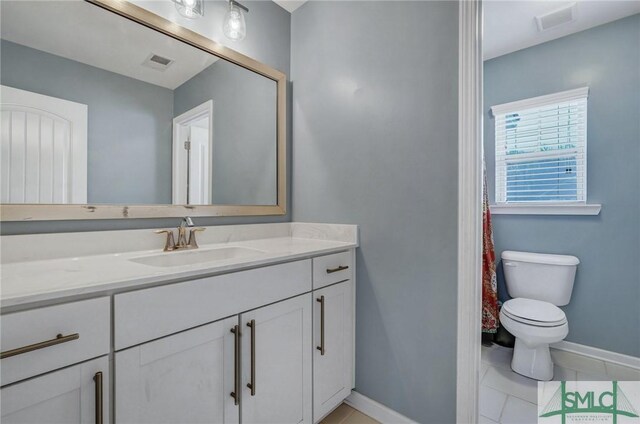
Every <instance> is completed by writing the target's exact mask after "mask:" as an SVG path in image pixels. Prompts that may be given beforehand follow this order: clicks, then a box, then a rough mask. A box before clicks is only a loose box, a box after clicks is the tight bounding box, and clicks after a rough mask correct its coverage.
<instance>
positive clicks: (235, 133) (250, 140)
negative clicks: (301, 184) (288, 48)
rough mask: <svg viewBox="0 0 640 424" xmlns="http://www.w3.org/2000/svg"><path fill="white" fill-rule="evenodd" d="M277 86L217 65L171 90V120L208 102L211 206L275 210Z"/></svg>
mask: <svg viewBox="0 0 640 424" xmlns="http://www.w3.org/2000/svg"><path fill="white" fill-rule="evenodd" d="M277 98H278V93H277V83H276V82H275V81H273V80H270V79H268V78H265V77H263V76H262V75H259V74H256V73H255V72H251V71H249V70H246V69H244V68H242V67H240V66H238V65H235V64H233V63H231V62H227V61H225V60H218V61H216V62H215V63H213V64H212V65H211V66H209V67H208V68H207V69H205V70H203V71H202V72H200V73H199V74H197V75H196V76H194V77H193V78H191V79H190V80H189V81H187V82H185V83H184V84H182V85H181V86H179V87H178V88H176V89H175V90H174V99H173V102H174V103H173V105H174V112H175V114H176V116H178V115H180V114H182V113H184V112H186V111H188V110H190V109H192V108H194V107H196V106H198V105H200V104H202V103H204V102H206V101H208V100H213V149H212V155H213V164H212V168H213V169H212V172H213V178H212V179H213V187H212V188H213V197H212V199H213V203H216V204H228V205H274V204H276V203H277V193H278V191H277V178H276V160H277V155H276V140H277V133H276V121H277V113H276V112H277V111H276V101H277Z"/></svg>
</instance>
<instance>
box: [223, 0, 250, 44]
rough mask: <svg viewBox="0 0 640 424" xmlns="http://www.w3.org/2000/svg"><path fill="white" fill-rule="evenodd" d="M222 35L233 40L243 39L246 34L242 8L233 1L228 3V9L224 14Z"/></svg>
mask: <svg viewBox="0 0 640 424" xmlns="http://www.w3.org/2000/svg"><path fill="white" fill-rule="evenodd" d="M222 30H223V32H224V35H225V36H226V37H227V38H228V39H230V40H233V41H241V40H244V37H245V36H246V35H247V25H246V23H245V21H244V14H243V13H242V10H241V9H240V8H239V7H238V6H236V5H235V4H233V3H231V2H230V3H229V10H227V13H225V15H224V21H223V24H222Z"/></svg>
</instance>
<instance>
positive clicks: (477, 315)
mask: <svg viewBox="0 0 640 424" xmlns="http://www.w3.org/2000/svg"><path fill="white" fill-rule="evenodd" d="M458 7H459V12H458V13H459V23H458V52H459V57H458V302H457V306H458V324H457V325H458V328H457V364H456V365H457V366H456V369H457V373H456V422H458V423H460V424H463V423H475V422H478V394H479V384H480V381H479V380H480V352H481V347H480V344H481V330H482V319H481V313H482V207H481V205H482V149H483V146H482V107H483V106H482V30H483V27H482V24H483V22H482V19H483V17H482V0H461V1H459V2H458Z"/></svg>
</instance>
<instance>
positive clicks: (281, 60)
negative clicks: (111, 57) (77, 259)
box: [0, 0, 291, 234]
mask: <svg viewBox="0 0 640 424" xmlns="http://www.w3.org/2000/svg"><path fill="white" fill-rule="evenodd" d="M134 3H136V4H138V5H140V6H141V7H144V8H147V9H149V10H150V11H152V12H154V13H156V14H159V15H161V16H163V17H165V18H167V19H170V20H172V21H175V22H177V23H178V24H180V25H182V26H185V27H187V28H190V29H192V30H194V31H196V32H199V33H201V34H203V35H204V36H206V37H209V38H211V39H213V40H215V41H218V42H220V43H222V44H224V45H227V46H229V47H230V48H232V49H235V50H237V51H239V52H241V53H243V54H246V55H248V56H250V57H252V58H254V59H256V60H258V61H260V62H263V63H266V64H267V65H269V66H271V67H274V68H276V69H278V70H280V71H282V72H284V73H286V74H287V75H289V64H290V29H291V28H290V22H291V15H290V14H289V12H287V11H286V10H284V9H283V8H281V7H280V6H278V5H277V4H275V3H274V2H272V1H262V0H260V1H248V2H246V3H244V2H243V4H246V5H247V6H249V8H250V9H251V10H250V12H249V13H248V14H247V16H246V19H247V28H248V31H247V37H246V38H245V39H244V40H243V41H240V42H232V41H229V40H227V39H226V38H224V35H223V34H222V25H221V22H222V17H223V16H224V13H225V11H226V7H227V6H226V5H227V2H226V1H206V4H205V9H206V14H205V16H204V17H203V18H201V19H193V20H191V19H186V18H182V17H180V16H179V15H178V14H177V12H176V9H175V6H174V4H173V3H172V2H170V1H166V2H165V1H145V0H135V1H134ZM105 13H106V12H105ZM289 88H290V87H289ZM288 93H289V99H288V100H289V102H290V98H291V96H290V94H291V90H290V89H289V91H288ZM288 111H289V116H288V118H287V134H288V137H287V140H288V141H287V143H288V146H289V149H291V115H290V113H291V112H290V111H291V107H290V106H289V108H288ZM287 169H288V175H289V178H288V181H289V184H288V187H287V198H288V202H287V214H286V215H282V216H263V217H210V218H196V219H195V221H196V224H198V225H218V224H220V225H226V224H248V223H260V222H286V221H290V220H291V214H290V212H289V211H290V210H291V195H290V187H291V183H290V182H291V172H290V170H291V159H290V156H289V158H288V166H287ZM178 223H179V219H178V218H170V219H117V220H81V221H39V222H3V223H2V226H1V227H0V233H1V234H29V233H50V232H70V231H98V230H120V229H134V228H158V227H169V226H175V225H177V224H178Z"/></svg>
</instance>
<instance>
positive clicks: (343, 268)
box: [327, 265, 349, 274]
mask: <svg viewBox="0 0 640 424" xmlns="http://www.w3.org/2000/svg"><path fill="white" fill-rule="evenodd" d="M345 269H349V265H340V266H339V267H337V268H327V274H333V273H334V272H338V271H344V270H345Z"/></svg>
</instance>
